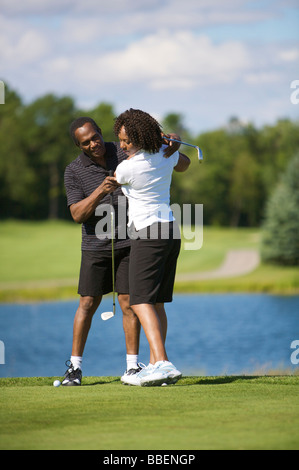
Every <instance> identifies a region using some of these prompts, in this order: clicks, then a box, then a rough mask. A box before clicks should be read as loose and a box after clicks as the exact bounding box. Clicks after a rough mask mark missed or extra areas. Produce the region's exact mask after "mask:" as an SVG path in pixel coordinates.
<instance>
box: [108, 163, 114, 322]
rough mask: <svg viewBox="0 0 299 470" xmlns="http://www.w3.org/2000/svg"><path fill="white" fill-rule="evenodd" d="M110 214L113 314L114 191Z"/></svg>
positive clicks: (110, 172)
mask: <svg viewBox="0 0 299 470" xmlns="http://www.w3.org/2000/svg"><path fill="white" fill-rule="evenodd" d="M109 176H113V170H109ZM110 215H111V258H112V298H113V315H114V314H115V280H114V270H115V269H114V208H113V193H110Z"/></svg>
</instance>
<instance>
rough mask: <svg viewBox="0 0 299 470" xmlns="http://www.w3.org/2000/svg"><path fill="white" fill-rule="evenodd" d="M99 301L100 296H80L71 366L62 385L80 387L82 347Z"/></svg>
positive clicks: (75, 319) (75, 320)
mask: <svg viewBox="0 0 299 470" xmlns="http://www.w3.org/2000/svg"><path fill="white" fill-rule="evenodd" d="M101 300H102V296H97V297H90V296H80V301H79V307H78V309H77V312H76V315H75V318H74V326H73V346H72V356H71V364H70V366H69V368H68V370H67V371H66V373H65V375H64V380H63V381H62V385H68V386H72V385H81V379H82V371H81V362H82V356H83V352H84V347H85V343H86V340H87V336H88V333H89V330H90V326H91V322H92V318H93V315H94V313H95V312H96V310H97V308H98V306H99V305H100V302H101Z"/></svg>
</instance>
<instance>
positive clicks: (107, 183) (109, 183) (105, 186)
mask: <svg viewBox="0 0 299 470" xmlns="http://www.w3.org/2000/svg"><path fill="white" fill-rule="evenodd" d="M100 186H101V188H102V191H103V193H106V194H110V193H112V192H113V191H115V190H116V189H117V188H118V187H119V186H120V184H118V182H117V181H116V178H115V177H114V176H107V177H106V178H105V179H104V181H103V183H102V184H101V185H100Z"/></svg>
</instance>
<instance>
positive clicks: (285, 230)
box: [261, 154, 299, 265]
mask: <svg viewBox="0 0 299 470" xmlns="http://www.w3.org/2000/svg"><path fill="white" fill-rule="evenodd" d="M298 207H299V154H297V155H296V156H295V157H294V158H293V159H292V160H291V161H290V163H289V165H288V167H287V170H286V172H285V174H284V176H283V178H282V181H281V182H280V183H279V184H278V185H277V187H276V189H275V191H274V193H273V194H272V196H271V197H270V199H269V201H268V204H267V207H266V218H265V222H264V224H263V239H262V249H261V255H262V259H263V260H264V261H267V262H273V263H276V264H285V265H298V264H299V211H298Z"/></svg>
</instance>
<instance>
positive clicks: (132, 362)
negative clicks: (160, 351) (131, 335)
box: [126, 354, 138, 370]
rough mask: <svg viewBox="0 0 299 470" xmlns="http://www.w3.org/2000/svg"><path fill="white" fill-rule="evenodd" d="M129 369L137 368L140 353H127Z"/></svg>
mask: <svg viewBox="0 0 299 470" xmlns="http://www.w3.org/2000/svg"><path fill="white" fill-rule="evenodd" d="M126 360H127V370H130V369H137V367H138V354H127V356H126Z"/></svg>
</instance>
